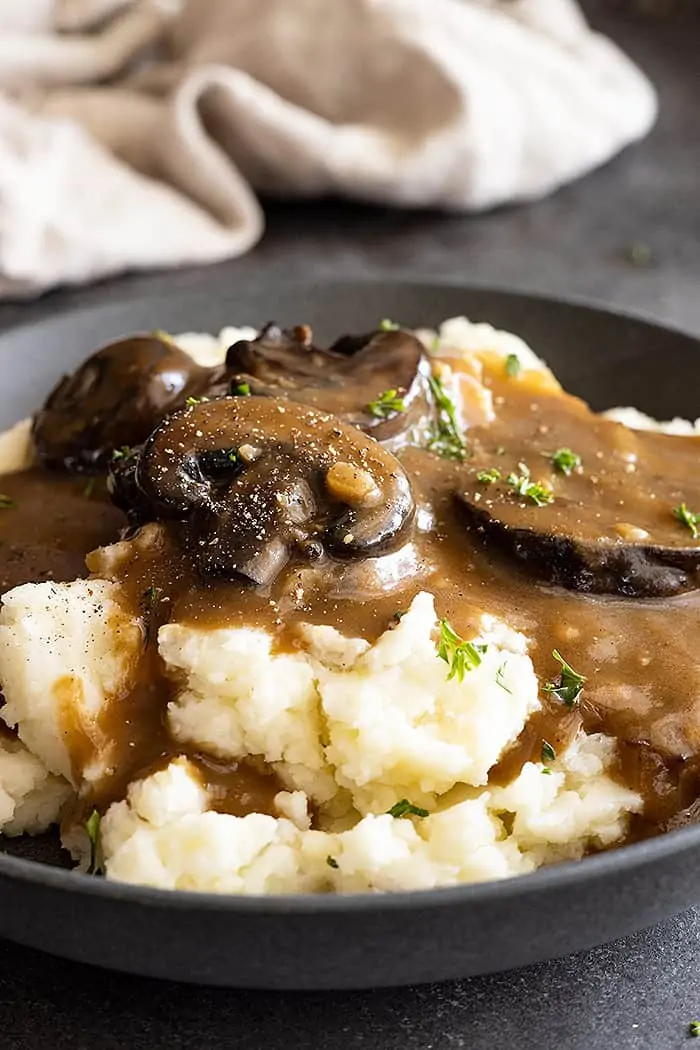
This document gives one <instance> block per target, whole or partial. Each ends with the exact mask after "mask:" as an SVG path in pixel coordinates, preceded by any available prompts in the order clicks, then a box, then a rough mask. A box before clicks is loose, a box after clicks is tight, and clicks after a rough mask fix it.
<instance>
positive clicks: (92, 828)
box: [85, 809, 104, 875]
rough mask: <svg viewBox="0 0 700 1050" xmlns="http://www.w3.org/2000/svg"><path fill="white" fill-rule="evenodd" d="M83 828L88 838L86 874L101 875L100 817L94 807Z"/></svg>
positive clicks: (102, 870)
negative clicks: (88, 849) (88, 850)
mask: <svg viewBox="0 0 700 1050" xmlns="http://www.w3.org/2000/svg"><path fill="white" fill-rule="evenodd" d="M85 830H86V831H87V834H88V838H89V839H90V867H89V868H88V875H102V874H103V873H104V857H103V854H102V834H101V817H100V814H99V813H98V811H97V810H96V809H93V811H92V813H91V814H90V816H89V817H88V819H87V820H86V821H85Z"/></svg>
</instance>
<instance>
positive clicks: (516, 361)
mask: <svg viewBox="0 0 700 1050" xmlns="http://www.w3.org/2000/svg"><path fill="white" fill-rule="evenodd" d="M521 368H522V365H521V364H520V358H519V357H518V355H517V354H508V356H507V358H506V363H505V371H506V375H507V376H509V378H511V379H513V378H515V376H517V375H520V369H521Z"/></svg>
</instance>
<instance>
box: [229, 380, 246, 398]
mask: <svg viewBox="0 0 700 1050" xmlns="http://www.w3.org/2000/svg"><path fill="white" fill-rule="evenodd" d="M231 396H232V397H250V383H236V385H235V386H234V387H231Z"/></svg>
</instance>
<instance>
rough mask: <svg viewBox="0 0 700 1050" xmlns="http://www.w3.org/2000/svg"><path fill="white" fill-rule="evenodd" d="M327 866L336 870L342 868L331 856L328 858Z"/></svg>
mask: <svg viewBox="0 0 700 1050" xmlns="http://www.w3.org/2000/svg"><path fill="white" fill-rule="evenodd" d="M326 864H327V865H328V867H329V868H335V869H336V870H337V869H338V868H339V867H340V864H338V861H337V860H336V859H335V857H331V855H330V854H329V855H328V856H327V857H326Z"/></svg>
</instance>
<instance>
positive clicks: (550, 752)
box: [542, 740, 557, 762]
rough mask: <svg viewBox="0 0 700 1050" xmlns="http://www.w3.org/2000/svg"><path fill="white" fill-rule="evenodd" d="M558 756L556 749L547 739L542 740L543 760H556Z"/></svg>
mask: <svg viewBox="0 0 700 1050" xmlns="http://www.w3.org/2000/svg"><path fill="white" fill-rule="evenodd" d="M556 757H557V754H556V751H555V750H554V748H553V747H552V745H551V744H549V743H548V742H547V741H546V740H543V741H542V761H543V762H554V760H555V758H556Z"/></svg>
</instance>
